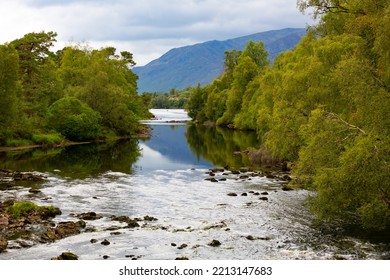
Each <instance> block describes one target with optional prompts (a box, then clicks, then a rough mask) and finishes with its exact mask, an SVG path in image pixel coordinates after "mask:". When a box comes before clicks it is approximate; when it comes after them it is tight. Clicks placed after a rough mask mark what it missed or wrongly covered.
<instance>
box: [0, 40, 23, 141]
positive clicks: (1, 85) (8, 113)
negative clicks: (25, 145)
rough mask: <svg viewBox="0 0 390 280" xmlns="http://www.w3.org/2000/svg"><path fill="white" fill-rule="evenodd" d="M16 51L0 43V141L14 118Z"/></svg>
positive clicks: (16, 69) (16, 90)
mask: <svg viewBox="0 0 390 280" xmlns="http://www.w3.org/2000/svg"><path fill="white" fill-rule="evenodd" d="M18 62H19V58H18V53H17V52H16V51H15V49H14V48H13V47H12V46H9V45H0V142H3V141H4V140H5V138H6V137H7V134H8V133H11V132H12V131H10V128H12V127H13V124H14V122H15V119H16V113H17V108H16V106H17V92H18V67H19V65H18Z"/></svg>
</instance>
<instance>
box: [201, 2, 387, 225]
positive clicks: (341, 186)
mask: <svg viewBox="0 0 390 280" xmlns="http://www.w3.org/2000/svg"><path fill="white" fill-rule="evenodd" d="M298 6H299V7H300V8H301V9H302V10H305V9H307V8H311V9H313V11H314V16H315V17H317V18H318V19H319V24H318V25H317V26H316V28H315V29H314V32H310V33H309V34H308V35H307V36H305V37H304V38H303V39H302V40H301V42H300V43H299V44H298V45H297V46H296V48H295V49H293V50H291V51H288V52H285V53H283V54H281V55H280V56H279V57H278V58H276V60H275V62H274V64H273V66H272V67H268V64H267V61H266V60H265V53H264V52H263V51H262V45H261V44H259V45H257V44H255V43H253V42H251V43H250V44H248V46H247V48H246V50H245V51H243V52H242V53H240V54H239V56H238V53H237V52H234V51H232V52H230V53H227V57H226V61H225V66H226V73H225V74H224V75H223V76H222V77H221V78H220V79H219V80H216V81H214V82H213V83H212V84H211V85H209V86H207V87H205V88H204V92H203V95H202V96H203V97H202V102H203V103H201V105H200V106H198V113H197V115H195V117H197V116H200V115H201V116H202V117H203V118H204V116H205V117H206V119H209V120H212V121H215V120H216V116H220V115H221V113H222V117H219V118H218V119H217V124H220V125H229V124H233V126H234V127H235V128H239V129H253V130H256V131H257V133H258V137H259V138H260V139H262V140H265V146H266V147H267V148H268V149H269V150H270V151H271V152H272V153H273V154H274V155H278V156H279V157H280V158H284V159H288V160H290V161H294V162H295V166H296V167H295V169H294V170H293V173H294V175H295V176H296V178H297V179H296V180H295V181H294V182H293V184H296V185H299V186H303V187H306V188H311V189H314V190H316V191H317V196H316V197H315V198H314V199H313V200H312V203H311V205H312V209H313V211H314V212H315V213H317V214H318V216H319V217H321V218H329V219H333V218H335V217H337V218H346V219H349V218H353V219H354V220H357V221H359V222H360V223H361V225H363V226H364V227H367V228H375V229H383V228H386V227H390V185H389V183H388V182H390V178H389V176H390V169H389V168H390V165H389V162H390V142H389V138H390V70H389V69H390V67H389V65H390V53H389V47H388V46H389V43H390V41H389V38H390V33H389V32H390V29H389V24H388V21H389V15H390V3H389V1H386V0H377V1H370V0H364V1H361V0H353V1H335V0H327V1H323V0H307V1H298ZM224 80H225V81H228V82H226V83H223V81H224ZM221 85H224V86H223V87H222V86H221ZM205 95H206V97H204V96H205ZM223 100H226V102H225V107H224V106H217V104H218V102H223ZM202 107H204V108H206V109H202ZM213 108H215V109H213ZM217 108H218V109H217ZM217 111H218V113H216V112H217ZM221 111H222V112H221ZM204 112H205V113H204ZM202 113H203V115H202ZM202 120H203V119H202Z"/></svg>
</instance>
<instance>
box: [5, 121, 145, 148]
mask: <svg viewBox="0 0 390 280" xmlns="http://www.w3.org/2000/svg"><path fill="white" fill-rule="evenodd" d="M150 136H151V132H150V127H148V126H144V127H143V128H142V130H141V131H140V132H139V133H137V134H134V135H127V136H114V137H108V138H105V139H96V140H91V141H83V142H75V141H69V140H65V141H63V142H61V143H59V144H52V145H48V144H34V145H22V146H15V147H11V146H8V147H4V146H3V147H0V152H10V151H20V150H28V149H37V148H64V147H69V146H75V145H86V144H92V143H105V142H110V141H118V140H123V139H148V138H150Z"/></svg>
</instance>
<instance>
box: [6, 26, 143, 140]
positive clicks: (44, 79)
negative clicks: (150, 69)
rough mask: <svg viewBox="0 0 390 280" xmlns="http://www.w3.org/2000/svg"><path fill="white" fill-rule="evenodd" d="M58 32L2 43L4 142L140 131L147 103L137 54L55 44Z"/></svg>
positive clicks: (107, 48)
mask: <svg viewBox="0 0 390 280" xmlns="http://www.w3.org/2000/svg"><path fill="white" fill-rule="evenodd" d="M56 36H57V34H56V33H54V32H40V33H29V34H26V35H25V36H24V37H23V38H20V39H17V40H14V41H12V42H10V43H7V44H3V45H0V94H1V98H0V145H2V146H20V145H31V144H46V145H55V144H60V143H61V142H62V141H64V140H65V139H66V140H71V141H86V140H94V139H98V138H99V139H102V138H103V139H104V138H107V137H112V136H124V135H131V134H135V133H137V132H138V131H139V129H140V125H139V123H138V121H139V120H140V119H143V118H146V117H148V110H147V109H148V108H147V105H146V104H145V103H144V102H143V99H142V97H140V96H139V95H138V94H137V76H136V75H135V74H134V73H133V72H132V70H131V69H130V67H131V66H134V65H135V63H134V61H133V58H132V54H131V53H130V52H127V51H123V52H121V53H120V55H117V54H116V49H115V48H112V47H106V48H103V49H100V50H93V49H90V48H88V47H87V46H85V47H82V46H77V45H75V46H67V47H65V48H63V49H62V50H59V51H57V52H56V53H54V52H52V51H50V47H52V46H53V43H54V42H55V41H56Z"/></svg>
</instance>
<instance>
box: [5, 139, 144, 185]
mask: <svg viewBox="0 0 390 280" xmlns="http://www.w3.org/2000/svg"><path fill="white" fill-rule="evenodd" d="M139 156H140V149H139V146H138V142H137V141H136V140H134V139H130V140H121V141H114V142H107V143H103V144H102V143H100V144H87V145H75V146H68V147H65V148H61V149H33V150H24V151H16V152H7V153H0V161H1V167H2V168H7V169H11V170H18V171H39V172H49V173H52V172H56V173H59V174H60V175H61V176H62V177H68V178H72V179H76V178H77V179H82V178H86V177H89V176H97V175H99V174H102V173H104V172H106V171H109V170H111V171H115V172H122V173H127V174H131V173H132V165H133V164H134V163H135V162H136V160H137V159H138V157H139Z"/></svg>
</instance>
